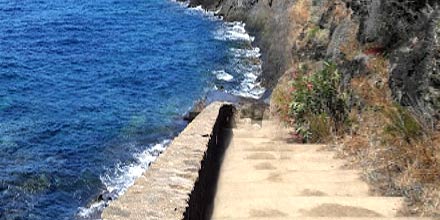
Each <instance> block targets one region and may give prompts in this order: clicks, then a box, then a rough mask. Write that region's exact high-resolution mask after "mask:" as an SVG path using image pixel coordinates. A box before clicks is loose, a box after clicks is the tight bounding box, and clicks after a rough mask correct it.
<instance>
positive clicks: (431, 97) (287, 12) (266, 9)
mask: <svg viewBox="0 0 440 220" xmlns="http://www.w3.org/2000/svg"><path fill="white" fill-rule="evenodd" d="M197 5H202V6H203V7H204V8H206V9H208V10H212V11H217V13H218V15H220V16H223V17H224V18H225V20H227V21H243V22H245V23H246V28H247V29H248V31H249V32H251V33H252V34H253V35H255V36H256V44H257V45H258V46H259V47H261V49H262V51H263V56H262V59H263V76H262V81H263V84H264V85H265V86H267V87H269V88H273V87H275V86H276V85H277V83H278V79H279V78H280V77H281V76H283V75H285V77H288V76H286V75H288V74H289V72H291V71H288V70H291V68H298V66H299V65H302V64H305V63H307V64H308V65H309V66H319V64H320V63H321V62H322V61H324V60H327V61H331V62H334V63H336V64H337V65H338V69H339V70H340V72H341V73H342V74H343V76H344V79H345V82H350V80H351V78H352V77H353V76H358V75H368V74H372V73H373V74H378V73H379V75H382V76H385V78H383V77H382V79H379V78H381V77H378V78H377V79H375V80H376V82H374V83H376V84H378V85H379V84H387V85H388V87H389V89H390V91H391V94H390V95H391V97H392V98H393V99H394V100H395V101H396V102H398V103H400V104H401V105H403V106H409V107H412V109H413V110H414V112H417V113H418V114H419V116H421V117H422V118H423V119H424V120H425V121H426V122H427V123H428V124H430V125H432V126H434V125H435V121H437V120H438V119H439V117H440V115H439V114H440V113H439V110H440V42H439V33H440V12H439V1H437V0H418V1H410V0H387V1H385V0H190V6H197Z"/></svg>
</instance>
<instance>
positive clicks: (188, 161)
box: [102, 102, 234, 220]
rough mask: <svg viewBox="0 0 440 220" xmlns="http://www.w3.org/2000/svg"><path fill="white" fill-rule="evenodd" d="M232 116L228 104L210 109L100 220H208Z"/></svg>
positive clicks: (199, 116)
mask: <svg viewBox="0 0 440 220" xmlns="http://www.w3.org/2000/svg"><path fill="white" fill-rule="evenodd" d="M233 112H234V107H233V106H231V105H229V104H225V103H219V102H217V103H213V104H211V105H209V106H208V107H207V108H206V109H205V110H203V111H202V112H201V113H200V114H199V115H198V116H197V117H196V118H195V119H194V120H193V121H192V122H191V123H190V124H189V125H188V126H187V128H186V129H185V130H184V131H183V132H182V133H181V134H180V135H179V136H178V137H176V138H175V139H174V140H173V142H172V143H171V144H170V146H169V147H168V148H167V150H166V151H165V152H164V153H163V154H162V155H160V156H159V158H158V159H157V160H156V161H155V162H154V163H153V164H152V165H151V166H150V168H149V169H148V170H147V171H146V172H145V173H144V174H143V175H142V176H141V177H139V178H138V179H137V180H136V182H135V184H134V185H133V186H132V187H130V188H129V189H128V190H127V192H126V193H125V194H124V195H123V196H121V197H120V198H118V199H117V200H116V201H114V202H112V203H110V205H109V206H108V207H107V208H106V209H105V210H104V212H103V214H102V219H104V220H116V219H118V220H120V219H125V220H140V219H176V220H177V219H209V217H210V213H211V211H212V202H213V199H214V194H215V183H216V182H217V176H218V171H219V168H220V163H221V158H222V155H223V152H224V150H225V147H226V143H227V140H228V137H227V135H228V132H227V131H228V129H226V128H228V127H229V126H230V125H231V123H232V119H233V117H232V116H233Z"/></svg>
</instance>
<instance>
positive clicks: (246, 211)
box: [212, 119, 421, 220]
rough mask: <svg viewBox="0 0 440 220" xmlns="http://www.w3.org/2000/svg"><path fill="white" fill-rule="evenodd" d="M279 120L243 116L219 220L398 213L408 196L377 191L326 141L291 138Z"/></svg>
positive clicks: (224, 174)
mask: <svg viewBox="0 0 440 220" xmlns="http://www.w3.org/2000/svg"><path fill="white" fill-rule="evenodd" d="M278 124H279V123H276V122H273V121H263V122H262V123H260V125H255V124H252V123H251V122H250V120H246V119H244V120H243V119H242V120H241V121H240V122H238V123H237V128H234V129H233V137H232V141H231V144H230V146H229V148H228V149H227V151H226V154H225V159H224V162H223V164H222V168H221V170H220V179H219V182H218V189H217V194H216V197H215V204H214V211H213V216H212V219H213V220H221V219H234V220H239V219H240V220H241V219H243V220H244V219H258V220H260V219H272V220H274V219H275V220H277V219H279V220H281V219H306V220H307V219H321V220H327V219H344V220H349V219H376V220H379V219H401V220H403V219H421V218H404V217H399V218H398V217H396V215H397V211H398V209H399V208H400V207H401V205H402V202H403V198H400V197H374V196H371V195H370V194H369V188H368V185H367V184H366V183H365V182H363V181H362V180H361V179H360V175H359V172H358V171H356V170H347V169H344V168H342V167H343V165H344V161H342V160H338V159H334V154H333V153H332V152H329V151H325V150H322V146H320V145H300V144H293V143H287V141H286V140H287V138H289V134H288V131H287V130H286V129H284V128H282V127H280V126H279V125H278Z"/></svg>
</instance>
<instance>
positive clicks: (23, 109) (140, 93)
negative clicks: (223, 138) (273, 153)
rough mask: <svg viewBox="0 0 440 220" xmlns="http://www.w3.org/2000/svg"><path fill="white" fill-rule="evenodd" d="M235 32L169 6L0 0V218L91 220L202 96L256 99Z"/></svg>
mask: <svg viewBox="0 0 440 220" xmlns="http://www.w3.org/2000/svg"><path fill="white" fill-rule="evenodd" d="M252 41H253V39H252V37H251V36H249V35H248V34H247V33H246V32H245V31H244V24H242V23H237V22H236V23H225V22H223V21H221V19H219V18H216V17H214V16H213V14H212V13H207V12H204V11H203V10H201V9H200V8H195V9H187V8H186V6H185V4H179V3H176V2H172V1H169V0H132V1H118V0H93V1H85V0H62V1H61V0H20V1H7V0H0V219H1V220H6V219H8V220H9V219H38V220H39V219H41V220H47V219H57V220H58V219H96V218H99V211H100V210H101V209H102V207H103V206H104V202H102V201H101V202H100V201H97V198H98V197H99V195H101V194H102V193H104V194H109V195H111V196H114V197H117V196H118V195H121V194H123V193H124V191H125V190H126V189H127V187H129V186H130V185H131V184H132V183H133V181H134V179H135V178H136V177H138V176H139V175H141V174H142V172H143V171H144V170H145V169H147V168H148V166H149V164H150V163H151V162H152V161H154V159H155V158H156V157H157V156H158V155H159V154H160V152H162V151H163V150H165V148H166V146H167V144H168V143H169V140H170V139H171V138H172V137H174V136H175V135H177V134H178V132H179V131H181V130H182V129H183V128H184V127H185V126H186V122H184V121H183V120H182V115H184V114H185V113H186V112H187V111H188V110H189V109H190V108H191V107H192V105H193V104H194V102H195V100H197V99H200V98H202V97H204V96H205V95H206V94H207V93H208V92H209V91H212V90H216V89H221V90H223V91H225V92H228V93H231V94H234V95H238V96H245V97H251V98H258V97H259V96H261V95H262V93H263V92H264V88H262V87H260V86H259V83H258V76H259V75H260V74H261V61H260V60H259V56H260V53H259V49H258V48H254V47H252V46H251V43H252Z"/></svg>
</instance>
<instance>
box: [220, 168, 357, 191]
mask: <svg viewBox="0 0 440 220" xmlns="http://www.w3.org/2000/svg"><path fill="white" fill-rule="evenodd" d="M245 170H247V172H248V173H246V174H244V171H245ZM222 173H223V174H224V175H227V176H235V178H234V179H225V180H221V181H222V182H221V183H228V184H229V183H243V185H244V187H245V186H246V183H264V182H267V183H290V184H293V185H302V184H310V183H328V184H344V183H350V184H351V183H353V182H356V181H358V182H360V183H361V182H362V181H361V179H360V178H359V173H358V172H356V171H352V170H325V171H321V170H311V171H302V170H301V171H289V170H287V171H286V170H260V169H255V167H250V168H247V167H243V169H229V170H228V169H225V170H222Z"/></svg>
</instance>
